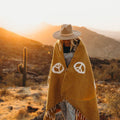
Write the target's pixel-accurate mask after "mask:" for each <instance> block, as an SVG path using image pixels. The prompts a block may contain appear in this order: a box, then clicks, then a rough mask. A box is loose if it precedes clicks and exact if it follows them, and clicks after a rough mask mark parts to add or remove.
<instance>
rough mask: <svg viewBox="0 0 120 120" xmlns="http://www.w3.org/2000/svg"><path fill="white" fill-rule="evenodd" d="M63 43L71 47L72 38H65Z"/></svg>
mask: <svg viewBox="0 0 120 120" xmlns="http://www.w3.org/2000/svg"><path fill="white" fill-rule="evenodd" d="M63 43H64V45H65V47H69V46H70V44H71V40H63Z"/></svg>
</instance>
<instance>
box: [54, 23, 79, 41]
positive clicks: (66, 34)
mask: <svg viewBox="0 0 120 120" xmlns="http://www.w3.org/2000/svg"><path fill="white" fill-rule="evenodd" d="M78 36H80V32H79V31H77V30H73V29H72V25H71V24H62V25H61V29H60V30H59V31H56V32H54V33H53V37H54V38H55V39H59V40H69V39H75V38H78Z"/></svg>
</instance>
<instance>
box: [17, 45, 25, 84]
mask: <svg viewBox="0 0 120 120" xmlns="http://www.w3.org/2000/svg"><path fill="white" fill-rule="evenodd" d="M18 71H19V72H20V73H22V74H23V86H25V84H26V79H27V49H26V47H24V49H23V64H19V65H18Z"/></svg>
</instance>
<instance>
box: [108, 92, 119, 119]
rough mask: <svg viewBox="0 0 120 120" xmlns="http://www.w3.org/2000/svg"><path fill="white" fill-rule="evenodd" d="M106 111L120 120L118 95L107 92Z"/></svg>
mask: <svg viewBox="0 0 120 120" xmlns="http://www.w3.org/2000/svg"><path fill="white" fill-rule="evenodd" d="M106 99H107V103H108V111H109V112H110V113H111V114H113V115H114V116H116V117H118V118H120V94H118V93H114V92H113V93H112V92H109V93H107V94H106Z"/></svg>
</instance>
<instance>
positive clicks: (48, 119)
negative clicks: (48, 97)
mask: <svg viewBox="0 0 120 120" xmlns="http://www.w3.org/2000/svg"><path fill="white" fill-rule="evenodd" d="M55 111H56V106H54V107H53V108H51V109H49V110H47V111H46V115H45V116H44V119H43V120H55Z"/></svg>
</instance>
